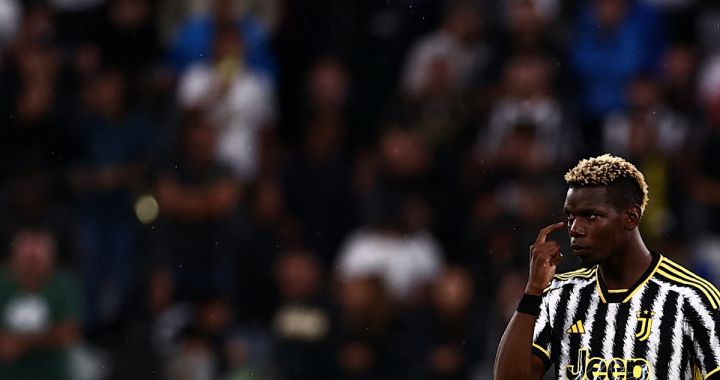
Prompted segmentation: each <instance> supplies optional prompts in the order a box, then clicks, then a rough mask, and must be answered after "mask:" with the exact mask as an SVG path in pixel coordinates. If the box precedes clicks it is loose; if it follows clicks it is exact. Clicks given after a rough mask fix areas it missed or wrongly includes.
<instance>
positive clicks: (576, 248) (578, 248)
mask: <svg viewBox="0 0 720 380" xmlns="http://www.w3.org/2000/svg"><path fill="white" fill-rule="evenodd" d="M570 249H571V250H572V251H573V252H574V253H577V252H581V251H587V249H588V248H587V247H586V246H584V245H582V244H577V243H573V244H571V245H570Z"/></svg>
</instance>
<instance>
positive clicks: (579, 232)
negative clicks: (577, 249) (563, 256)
mask: <svg viewBox="0 0 720 380" xmlns="http://www.w3.org/2000/svg"><path fill="white" fill-rule="evenodd" d="M568 230H569V233H570V236H571V237H578V236H583V235H585V229H584V228H583V227H582V223H580V222H579V221H578V219H575V220H573V221H572V222H570V223H569V225H568Z"/></svg>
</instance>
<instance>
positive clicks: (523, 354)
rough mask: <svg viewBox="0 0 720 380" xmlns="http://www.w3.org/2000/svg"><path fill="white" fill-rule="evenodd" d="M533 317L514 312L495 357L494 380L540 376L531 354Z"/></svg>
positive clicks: (518, 379) (536, 377)
mask: <svg viewBox="0 0 720 380" xmlns="http://www.w3.org/2000/svg"><path fill="white" fill-rule="evenodd" d="M536 319H537V317H536V316H534V315H529V314H523V313H518V312H515V314H514V315H513V317H512V319H511V320H510V323H508V326H507V328H506V329H505V333H504V334H503V336H502V339H501V340H500V345H499V346H498V351H497V355H496V356H495V371H494V372H495V379H496V380H527V379H539V378H540V376H541V375H542V373H541V369H540V368H539V367H538V365H537V363H534V361H537V360H539V359H534V358H533V354H532V335H533V329H534V326H535V320H536Z"/></svg>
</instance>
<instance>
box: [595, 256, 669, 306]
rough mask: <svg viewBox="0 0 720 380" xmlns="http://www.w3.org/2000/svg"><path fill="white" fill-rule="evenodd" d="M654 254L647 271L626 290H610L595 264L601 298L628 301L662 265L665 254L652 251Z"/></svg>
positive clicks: (605, 300) (603, 299)
mask: <svg viewBox="0 0 720 380" xmlns="http://www.w3.org/2000/svg"><path fill="white" fill-rule="evenodd" d="M650 253H651V254H652V257H653V260H652V262H651V263H650V265H649V266H648V268H647V269H646V270H645V273H643V275H642V276H640V278H639V279H638V280H637V281H636V282H635V283H634V284H633V285H632V286H631V287H630V288H628V289H626V290H624V291H619V292H618V291H609V290H608V288H607V285H606V284H605V280H603V278H602V276H601V275H600V266H599V265H596V266H595V283H596V286H597V291H598V294H599V295H600V300H602V302H603V303H623V302H628V301H629V300H630V299H631V298H632V296H633V295H634V294H635V293H636V292H637V291H638V290H639V289H640V288H642V287H643V286H645V283H647V282H648V281H650V278H652V276H653V275H654V274H655V272H656V271H657V269H658V267H659V266H660V263H661V262H662V260H663V256H662V255H661V254H659V253H657V252H652V251H651V252H650Z"/></svg>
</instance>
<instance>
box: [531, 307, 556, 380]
mask: <svg viewBox="0 0 720 380" xmlns="http://www.w3.org/2000/svg"><path fill="white" fill-rule="evenodd" d="M548 295H549V294H548V293H545V294H544V295H543V299H542V303H541V304H540V315H539V316H538V318H537V319H536V320H535V329H534V332H533V348H532V352H533V354H535V355H536V356H538V357H539V358H540V359H542V361H543V363H545V367H546V368H550V366H551V365H552V354H551V353H552V339H551V338H552V326H551V324H550V307H549V298H550V297H548Z"/></svg>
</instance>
